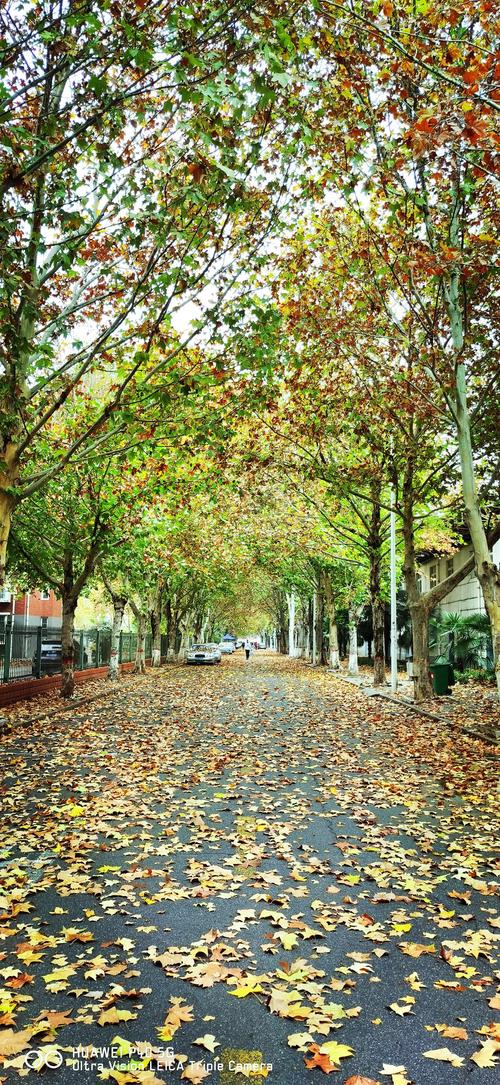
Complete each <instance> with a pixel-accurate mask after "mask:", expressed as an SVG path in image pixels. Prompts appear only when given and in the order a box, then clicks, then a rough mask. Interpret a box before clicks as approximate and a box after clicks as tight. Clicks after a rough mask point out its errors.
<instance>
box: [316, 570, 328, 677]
mask: <svg viewBox="0 0 500 1085" xmlns="http://www.w3.org/2000/svg"><path fill="white" fill-rule="evenodd" d="M318 660H319V662H320V664H321V666H322V667H327V666H328V663H329V656H328V646H327V642H326V637H325V572H324V570H323V569H321V571H320V573H319V576H318Z"/></svg>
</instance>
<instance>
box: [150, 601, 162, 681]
mask: <svg viewBox="0 0 500 1085" xmlns="http://www.w3.org/2000/svg"><path fill="white" fill-rule="evenodd" d="M162 591H163V584H162V582H161V581H159V582H158V585H157V588H156V592H155V599H154V603H153V607H152V609H151V612H150V618H151V635H152V646H151V662H152V665H153V667H159V666H160V663H161V601H162Z"/></svg>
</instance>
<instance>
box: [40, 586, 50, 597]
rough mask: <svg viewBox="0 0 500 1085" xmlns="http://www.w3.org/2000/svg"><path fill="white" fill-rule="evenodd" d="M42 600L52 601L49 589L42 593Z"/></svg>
mask: <svg viewBox="0 0 500 1085" xmlns="http://www.w3.org/2000/svg"><path fill="white" fill-rule="evenodd" d="M40 599H50V591H49V590H48V588H44V589H43V591H41V592H40Z"/></svg>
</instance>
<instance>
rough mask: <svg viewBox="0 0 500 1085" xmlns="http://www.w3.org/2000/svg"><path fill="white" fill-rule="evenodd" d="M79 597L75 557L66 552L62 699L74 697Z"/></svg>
mask: <svg viewBox="0 0 500 1085" xmlns="http://www.w3.org/2000/svg"><path fill="white" fill-rule="evenodd" d="M77 602H78V597H77V596H75V590H74V577H73V557H72V555H71V554H70V553H69V552H68V551H66V553H65V554H64V568H63V590H62V632H61V655H62V677H61V697H64V698H68V697H71V696H72V695H73V691H74V688H75V646H74V632H75V610H76V604H77Z"/></svg>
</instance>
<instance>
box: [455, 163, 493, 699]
mask: <svg viewBox="0 0 500 1085" xmlns="http://www.w3.org/2000/svg"><path fill="white" fill-rule="evenodd" d="M458 169H459V163H457V172H458ZM452 195H453V202H452V212H451V219H450V245H451V247H452V249H455V250H456V251H457V252H459V251H460V247H461V238H460V219H459V216H460V208H461V205H462V199H461V192H460V191H459V186H458V184H457V188H456V190H455V191H454V192H453V194H452ZM461 294H462V281H461V270H460V264H459V263H458V262H457V263H456V264H455V266H452V268H451V271H450V273H449V281H448V283H447V284H446V286H445V291H444V296H445V301H446V305H447V309H448V316H449V320H450V328H451V338H452V344H453V355H454V359H453V361H454V369H455V412H454V414H455V420H456V426H457V436H458V448H459V454H460V467H461V475H462V493H463V498H464V507H465V519H466V521H467V526H468V528H469V531H470V537H471V541H472V548H473V550H474V558H475V564H476V573H477V576H478V578H479V581H480V584H481V587H482V589H483V596H484V605H485V607H486V611H487V613H488V617H489V619H490V623H491V638H492V642H493V658H494V661H495V674H496V681H497V689H498V692H499V694H500V575H499V571H498V569H497V567H496V565H494V563H493V561H492V559H491V554H490V549H489V546H488V539H487V536H486V531H485V528H484V524H483V518H482V515H481V508H480V505H479V499H478V493H477V486H476V478H475V472H474V450H473V447H472V436H471V425H470V415H469V408H468V403H467V380H466V371H465V363H464V359H463V350H464V323H463V316H462V307H461Z"/></svg>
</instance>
